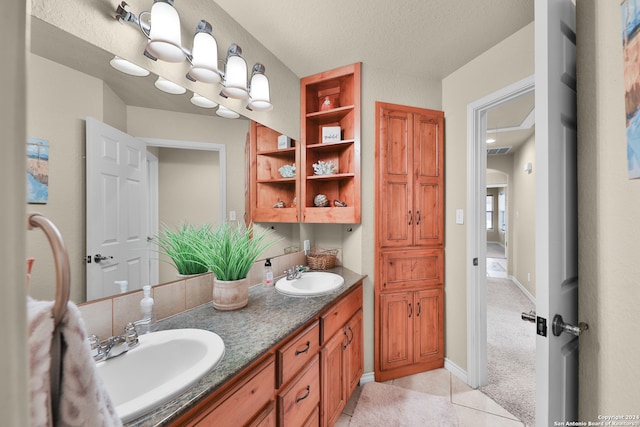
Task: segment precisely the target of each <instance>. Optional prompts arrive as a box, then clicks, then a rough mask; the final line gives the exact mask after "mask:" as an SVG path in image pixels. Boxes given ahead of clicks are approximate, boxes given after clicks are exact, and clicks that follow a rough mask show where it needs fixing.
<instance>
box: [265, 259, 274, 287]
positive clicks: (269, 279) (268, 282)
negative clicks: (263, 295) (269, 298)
mask: <svg viewBox="0 0 640 427" xmlns="http://www.w3.org/2000/svg"><path fill="white" fill-rule="evenodd" d="M263 284H264V286H265V287H266V286H273V270H272V269H271V259H270V258H267V260H266V261H265V263H264V282H263Z"/></svg>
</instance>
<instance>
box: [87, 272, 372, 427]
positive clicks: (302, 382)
mask: <svg viewBox="0 0 640 427" xmlns="http://www.w3.org/2000/svg"><path fill="white" fill-rule="evenodd" d="M329 272H331V273H335V274H337V276H335V275H327V276H325V277H323V278H322V281H323V282H325V283H329V282H330V281H331V279H335V278H337V277H338V276H339V278H342V280H343V281H344V282H343V283H342V284H338V285H336V283H339V281H340V280H337V281H336V282H331V283H329V286H330V287H333V288H334V289H331V290H329V291H325V290H324V289H316V290H315V291H314V289H313V288H314V286H315V285H314V284H313V283H311V282H313V280H309V279H307V280H308V282H309V283H306V284H305V283H304V280H302V281H301V282H300V285H302V287H303V288H302V289H300V292H302V293H307V294H308V295H309V296H305V297H300V296H293V295H294V294H295V293H297V292H298V290H297V289H295V287H294V283H283V282H288V281H282V282H281V283H280V284H281V285H283V284H284V285H287V286H285V288H284V289H285V292H286V291H288V292H289V293H288V294H286V293H283V292H282V291H281V289H280V290H277V289H276V288H275V287H268V288H265V287H262V286H260V285H258V286H254V287H252V288H251V289H250V293H249V304H248V306H247V307H245V308H243V309H241V310H236V311H228V312H223V311H216V310H215V309H214V308H213V307H212V305H211V304H210V303H209V304H205V305H202V306H199V307H196V308H194V309H192V310H189V311H186V312H184V313H181V314H178V315H175V316H173V317H170V318H167V319H164V320H162V321H159V322H158V323H157V331H159V332H155V333H153V334H150V335H148V336H145V335H143V336H141V337H140V346H139V347H138V348H136V349H133V350H131V354H124V355H122V356H119V357H117V358H114V359H111V360H108V361H107V362H103V363H104V366H99V367H98V370H99V371H100V370H101V369H104V368H105V367H108V365H109V364H112V366H113V367H115V365H116V364H118V363H121V364H123V366H126V365H129V366H132V365H134V363H130V364H129V363H128V362H127V359H128V358H129V359H130V358H132V357H143V358H144V359H146V360H147V362H148V363H146V367H145V369H144V372H142V371H140V372H139V373H136V372H135V371H133V372H129V373H128V374H127V379H126V381H128V382H130V384H128V385H127V384H122V383H116V384H113V383H112V384H109V381H107V384H106V385H107V388H108V390H109V392H110V393H112V394H113V396H112V397H113V400H114V404H115V405H116V407H117V410H118V412H119V415H121V416H123V421H124V424H125V425H126V426H136V427H142V426H145V427H146V426H157V425H200V426H206V425H216V426H224V425H256V426H257V425H260V426H275V425H314V426H318V425H323V426H324V425H333V424H334V423H335V421H336V420H337V417H339V415H340V413H341V412H342V410H343V409H344V406H345V405H346V402H347V401H348V398H349V396H350V395H351V393H352V392H353V390H354V389H355V387H357V385H358V383H359V380H360V377H361V376H362V373H363V363H364V362H363V336H362V301H363V290H362V288H363V286H362V281H363V279H364V277H365V276H363V275H360V274H356V273H354V272H352V271H350V270H348V269H345V268H342V267H337V268H334V269H331V270H329ZM305 274H306V273H305ZM314 274H317V273H315V272H313V273H310V274H309V276H313V275H314ZM318 277H320V276H318ZM339 278H338V279H339ZM302 279H304V274H303V275H302ZM298 280H300V279H298ZM327 289H328V288H327ZM314 295H315V296H314ZM172 330H176V331H172ZM177 330H182V333H180V331H177ZM198 330H200V332H201V333H200V334H198ZM204 331H209V332H213V334H207V333H206V332H204ZM162 334H166V340H164V343H163V342H162V341H163V340H162V339H161V338H162ZM154 336H155V337H154ZM154 340H155V341H156V342H155V343H154V342H153V341H154ZM220 340H221V341H220ZM170 342H175V345H173V344H171V345H169V344H167V343H170ZM145 347H146V348H145ZM185 350H186V351H185ZM181 351H182V353H181ZM156 353H157V354H156ZM118 359H120V360H118ZM132 362H133V361H132ZM138 365H140V363H139V362H138ZM165 365H166V366H165ZM141 369H142V368H141ZM198 369H200V372H199V373H198ZM154 370H155V372H156V373H157V377H156V376H154ZM203 373H204V374H203ZM108 376H111V377H112V375H108V374H107V375H105V377H108ZM172 376H173V377H175V378H171V377H172ZM119 377H122V376H121V375H119ZM163 378H164V379H163ZM153 381H158V382H163V381H164V382H172V381H174V383H173V384H172V385H171V386H170V387H169V389H164V390H163V391H162V397H160V396H157V397H155V398H157V399H158V400H157V401H156V402H155V403H154V404H153V405H152V406H148V407H146V408H144V409H141V408H143V407H144V405H145V404H147V403H145V402H133V403H132V402H131V400H135V399H133V397H135V396H136V395H140V394H144V393H146V392H148V391H149V390H148V389H153V388H154V387H148V386H147V385H148V384H151V383H153ZM176 381H177V383H176ZM136 383H140V390H137V391H135V392H134V393H129V395H130V396H131V398H129V400H127V399H124V400H122V401H120V399H121V398H120V396H124V395H125V394H126V392H127V391H128V390H131V389H133V388H135V384H136ZM115 390H120V391H119V392H117V393H116V392H115ZM118 393H125V394H121V395H118ZM151 393H152V394H153V393H155V392H154V391H151ZM149 397H150V398H151V399H153V398H154V396H152V395H150V396H149ZM127 405H128V406H127ZM136 406H137V408H136ZM120 411H123V412H120Z"/></svg>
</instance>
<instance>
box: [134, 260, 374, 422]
mask: <svg viewBox="0 0 640 427" xmlns="http://www.w3.org/2000/svg"><path fill="white" fill-rule="evenodd" d="M327 271H329V272H332V273H336V274H339V275H341V276H342V277H343V278H344V285H342V286H341V287H340V288H339V289H338V290H336V292H333V293H331V294H329V295H324V296H320V297H306V298H301V297H289V296H285V295H282V294H280V293H279V292H277V291H276V290H275V288H274V287H269V288H265V287H263V286H260V285H257V286H253V287H252V288H250V290H249V304H248V305H247V306H246V307H244V308H242V309H240V310H235V311H217V310H215V309H214V308H213V305H212V304H211V303H208V304H205V305H202V306H199V307H196V308H194V309H192V310H189V311H185V312H184V313H180V314H178V315H176V316H173V317H170V318H168V319H164V320H161V321H159V322H158V323H157V330H165V329H181V328H197V329H206V330H208V331H212V332H215V333H216V334H218V335H220V337H221V338H222V339H223V341H224V344H225V354H224V357H223V358H222V360H221V361H220V362H219V363H218V365H217V366H216V367H215V368H214V369H213V370H212V371H211V372H209V373H208V374H207V375H205V376H204V377H203V378H202V379H201V380H200V381H199V382H198V383H196V384H195V385H194V386H193V387H191V389H189V390H188V391H186V392H184V393H182V394H181V395H179V396H178V397H176V398H175V399H172V400H171V401H169V402H167V403H165V404H163V405H162V406H161V407H160V408H158V409H156V410H155V411H154V412H151V413H149V414H147V415H143V416H141V417H139V418H137V419H135V420H133V421H130V422H128V423H126V424H125V426H130V427H148V426H158V425H165V424H167V423H169V422H171V421H172V420H173V419H176V418H177V417H178V416H180V415H182V414H184V413H185V412H186V411H187V410H189V409H190V408H191V407H193V406H194V405H195V404H196V403H197V402H198V401H199V400H200V399H202V398H204V397H205V396H207V395H208V394H210V393H211V392H213V391H215V390H216V389H218V388H219V387H220V386H221V385H223V384H224V383H225V382H227V381H228V380H230V379H231V378H233V377H234V376H235V375H236V374H237V373H239V372H240V371H242V369H244V368H245V367H247V366H249V365H250V364H251V363H252V362H253V361H255V360H257V359H258V358H259V357H260V356H262V355H263V354H265V353H266V352H267V351H268V350H270V349H271V348H272V347H273V346H275V345H276V344H278V343H279V342H281V341H282V340H283V339H284V338H286V337H287V336H288V335H290V334H291V333H292V332H294V331H295V330H296V329H298V328H299V327H301V326H302V325H304V324H305V323H307V322H308V321H309V320H310V319H312V318H314V317H316V316H317V315H318V314H319V313H320V312H321V311H322V310H324V309H325V308H326V307H327V306H329V305H331V303H332V302H334V301H335V300H336V299H338V298H339V297H340V296H341V295H342V294H344V293H345V292H347V291H348V290H349V289H350V288H351V287H353V286H354V285H355V284H357V283H358V282H360V281H361V280H362V279H363V278H364V277H366V276H363V275H360V274H357V273H354V272H353V271H351V270H348V269H346V268H343V267H336V268H333V269H330V270H327Z"/></svg>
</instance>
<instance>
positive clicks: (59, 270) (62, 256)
mask: <svg viewBox="0 0 640 427" xmlns="http://www.w3.org/2000/svg"><path fill="white" fill-rule="evenodd" d="M35 227H39V228H41V229H42V231H44V234H45V235H46V236H47V239H48V240H49V244H50V245H51V250H52V251H53V259H54V262H55V265H56V301H55V304H54V306H53V320H54V322H55V325H56V326H57V325H58V324H60V322H61V321H62V318H63V317H64V314H65V313H66V311H67V303H68V302H69V292H70V291H69V284H70V282H71V277H70V272H69V253H68V252H67V248H66V247H65V245H64V241H63V240H62V234H60V231H59V230H58V228H57V227H56V226H55V224H54V223H53V222H51V220H49V219H48V218H46V217H44V216H43V215H41V214H39V213H32V214H29V216H28V218H27V229H29V230H33V229H34V228H35Z"/></svg>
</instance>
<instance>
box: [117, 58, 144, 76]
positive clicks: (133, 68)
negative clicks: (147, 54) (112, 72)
mask: <svg viewBox="0 0 640 427" xmlns="http://www.w3.org/2000/svg"><path fill="white" fill-rule="evenodd" d="M109 64H111V66H112V67H113V68H115V69H116V70H118V71H121V72H123V73H125V74H129V75H130V76H136V77H145V76H148V75H149V70H145V69H144V68H142V67H140V66H138V65H136V64H134V63H132V62H129V61H127V60H126V59H122V58H120V57H119V56H114V57H113V59H112V60H111V61H109Z"/></svg>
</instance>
